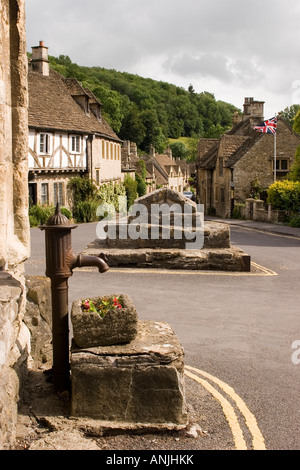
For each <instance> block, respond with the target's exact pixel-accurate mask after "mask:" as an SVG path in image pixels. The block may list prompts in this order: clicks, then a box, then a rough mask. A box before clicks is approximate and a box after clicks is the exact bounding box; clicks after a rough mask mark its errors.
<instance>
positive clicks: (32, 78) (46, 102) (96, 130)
mask: <svg viewBox="0 0 300 470" xmlns="http://www.w3.org/2000/svg"><path fill="white" fill-rule="evenodd" d="M28 89H29V110H28V121H29V127H34V128H39V129H49V130H51V129H53V130H61V131H68V132H81V133H87V134H100V135H102V136H104V137H107V138H109V139H112V140H116V141H119V142H121V140H120V139H119V137H118V136H117V134H116V133H115V132H114V131H113V130H112V128H111V127H110V126H109V124H108V123H107V122H106V121H105V119H103V118H102V119H101V121H99V120H98V119H97V118H96V117H95V115H94V114H93V113H92V112H90V113H89V114H86V113H85V112H84V110H83V109H82V108H81V107H80V105H79V104H78V103H77V102H76V101H75V99H74V98H73V97H72V95H77V96H78V95H80V94H82V95H85V96H86V97H88V98H89V94H87V93H86V92H85V90H84V89H83V88H82V87H81V85H80V83H79V82H78V81H77V80H76V79H65V78H64V77H63V76H62V75H60V74H59V73H58V72H55V71H54V70H50V75H49V76H43V75H42V74H40V73H38V72H29V73H28ZM93 99H95V97H94V98H93ZM99 104H100V105H101V103H100V102H99Z"/></svg>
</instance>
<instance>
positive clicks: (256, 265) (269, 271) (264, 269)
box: [251, 261, 278, 276]
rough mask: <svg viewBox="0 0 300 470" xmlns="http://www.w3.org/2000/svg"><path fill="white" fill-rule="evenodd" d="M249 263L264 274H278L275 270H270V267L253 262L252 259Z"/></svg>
mask: <svg viewBox="0 0 300 470" xmlns="http://www.w3.org/2000/svg"><path fill="white" fill-rule="evenodd" d="M251 265H252V266H253V267H254V268H256V269H259V270H260V271H262V272H263V273H264V274H265V275H266V276H278V274H277V273H276V272H275V271H272V269H269V268H265V267H264V266H261V265H260V264H257V263H254V261H251Z"/></svg>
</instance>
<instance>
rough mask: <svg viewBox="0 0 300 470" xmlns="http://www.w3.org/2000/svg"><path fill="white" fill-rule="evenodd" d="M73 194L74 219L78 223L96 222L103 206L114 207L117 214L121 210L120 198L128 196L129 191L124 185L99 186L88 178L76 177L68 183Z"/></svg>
mask: <svg viewBox="0 0 300 470" xmlns="http://www.w3.org/2000/svg"><path fill="white" fill-rule="evenodd" d="M68 189H69V190H70V192H71V199H72V209H73V217H74V218H75V220H76V221H77V222H83V223H84V222H94V221H96V220H98V217H97V208H98V206H100V205H101V204H105V203H106V204H110V205H113V206H114V208H115V210H116V212H118V211H119V209H121V210H124V208H122V207H121V208H119V202H120V201H119V196H124V197H125V196H126V194H127V191H126V188H125V185H124V184H123V183H120V184H113V183H107V184H103V185H101V186H100V188H99V189H98V188H97V186H95V185H94V183H92V181H91V180H89V179H88V178H82V177H80V176H75V177H74V178H72V179H71V180H70V181H69V183H68Z"/></svg>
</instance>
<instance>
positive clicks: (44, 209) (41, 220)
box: [28, 204, 72, 227]
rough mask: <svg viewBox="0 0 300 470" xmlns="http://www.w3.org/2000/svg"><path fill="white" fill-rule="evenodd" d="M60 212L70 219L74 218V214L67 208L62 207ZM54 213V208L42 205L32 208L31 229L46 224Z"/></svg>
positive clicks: (30, 212) (30, 215) (30, 210)
mask: <svg viewBox="0 0 300 470" xmlns="http://www.w3.org/2000/svg"><path fill="white" fill-rule="evenodd" d="M60 210H61V213H62V214H63V215H65V216H66V217H67V218H68V219H71V218H72V213H71V212H70V211H69V210H68V209H67V208H66V207H61V209H60ZM54 212H55V207H54V206H44V205H40V204H37V205H34V206H31V207H30V208H29V212H28V214H29V223H30V227H37V226H38V225H43V224H45V223H46V222H47V220H48V219H49V217H50V216H51V215H53V214H54Z"/></svg>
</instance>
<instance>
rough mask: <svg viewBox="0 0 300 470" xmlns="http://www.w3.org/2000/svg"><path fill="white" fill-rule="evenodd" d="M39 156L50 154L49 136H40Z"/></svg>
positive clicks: (43, 134)
mask: <svg viewBox="0 0 300 470" xmlns="http://www.w3.org/2000/svg"><path fill="white" fill-rule="evenodd" d="M39 153H40V155H50V154H51V134H45V133H42V134H40V152H39Z"/></svg>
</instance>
